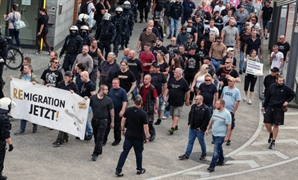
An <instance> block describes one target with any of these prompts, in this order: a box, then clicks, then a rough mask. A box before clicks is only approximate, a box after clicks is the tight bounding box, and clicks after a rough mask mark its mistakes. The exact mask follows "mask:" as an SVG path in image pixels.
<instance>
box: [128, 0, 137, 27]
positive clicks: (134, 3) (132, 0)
mask: <svg viewBox="0 0 298 180" xmlns="http://www.w3.org/2000/svg"><path fill="white" fill-rule="evenodd" d="M129 2H130V4H131V11H132V12H133V16H134V20H135V21H134V22H135V23H136V22H138V2H136V1H135V0H129Z"/></svg>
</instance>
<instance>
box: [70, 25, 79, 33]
mask: <svg viewBox="0 0 298 180" xmlns="http://www.w3.org/2000/svg"><path fill="white" fill-rule="evenodd" d="M74 31H75V32H74ZM78 31H79V28H78V27H77V26H76V25H72V26H71V27H70V28H69V32H70V35H77V34H78Z"/></svg>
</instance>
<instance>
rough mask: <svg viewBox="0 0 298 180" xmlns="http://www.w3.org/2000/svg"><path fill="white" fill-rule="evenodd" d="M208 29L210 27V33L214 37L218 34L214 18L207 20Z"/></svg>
mask: <svg viewBox="0 0 298 180" xmlns="http://www.w3.org/2000/svg"><path fill="white" fill-rule="evenodd" d="M206 27H208V26H206ZM209 29H210V33H209V34H210V35H211V34H213V35H214V36H215V37H217V36H219V30H218V28H217V27H215V26H214V19H211V20H210V22H209Z"/></svg>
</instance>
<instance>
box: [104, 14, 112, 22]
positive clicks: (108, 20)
mask: <svg viewBox="0 0 298 180" xmlns="http://www.w3.org/2000/svg"><path fill="white" fill-rule="evenodd" d="M102 20H103V21H104V23H108V22H110V21H111V14H109V13H105V14H104V15H103V17H102Z"/></svg>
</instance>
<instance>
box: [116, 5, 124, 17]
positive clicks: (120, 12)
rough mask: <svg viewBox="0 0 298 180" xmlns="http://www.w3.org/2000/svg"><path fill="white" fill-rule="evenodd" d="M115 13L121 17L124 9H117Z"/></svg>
mask: <svg viewBox="0 0 298 180" xmlns="http://www.w3.org/2000/svg"><path fill="white" fill-rule="evenodd" d="M115 11H116V15H121V14H122V12H123V9H122V7H117V8H116V10H115Z"/></svg>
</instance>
